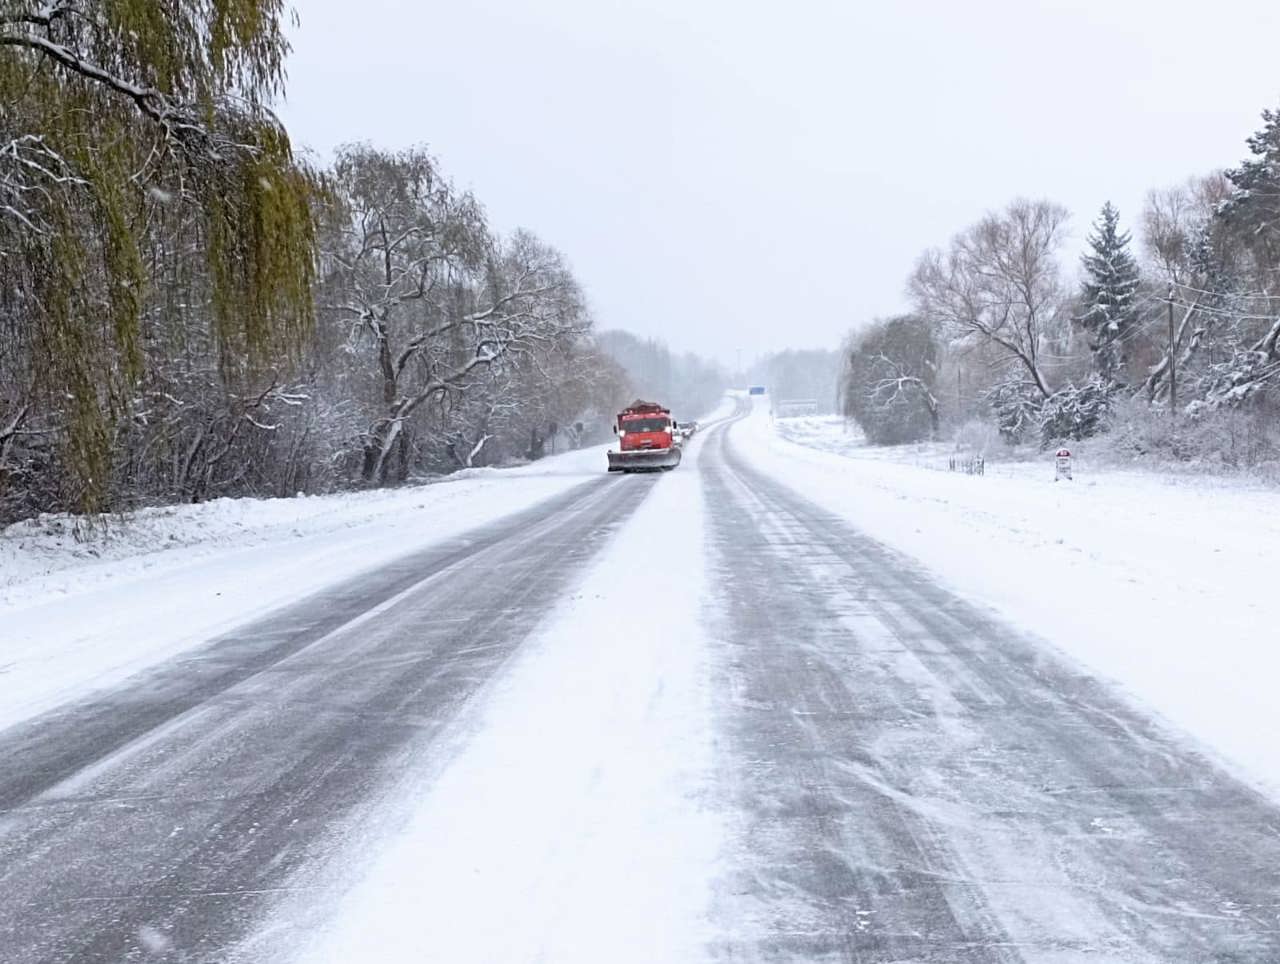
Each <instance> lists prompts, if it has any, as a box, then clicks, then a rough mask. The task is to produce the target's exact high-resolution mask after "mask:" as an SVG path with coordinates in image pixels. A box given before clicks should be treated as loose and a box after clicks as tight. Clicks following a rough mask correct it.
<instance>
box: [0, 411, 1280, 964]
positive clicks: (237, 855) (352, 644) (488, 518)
mask: <svg viewBox="0 0 1280 964" xmlns="http://www.w3.org/2000/svg"><path fill="white" fill-rule="evenodd" d="M737 408H738V410H737V412H736V414H735V415H734V416H733V417H732V418H728V419H725V420H723V421H720V422H718V423H715V424H711V425H709V426H708V427H707V428H706V430H705V431H704V432H702V433H701V434H700V436H699V437H698V438H697V439H696V440H695V442H694V443H693V445H692V446H691V448H690V451H689V453H688V455H687V456H686V459H685V463H684V465H682V466H681V468H680V469H678V470H677V471H675V472H673V473H671V474H669V475H662V476H628V477H622V478H618V477H608V476H606V475H604V473H603V472H598V473H595V474H592V475H590V476H583V475H574V474H573V473H572V472H570V473H568V474H565V475H564V476H562V477H560V478H557V479H544V480H542V481H536V482H535V481H533V480H530V479H529V478H528V477H527V475H526V476H525V477H524V479H523V481H518V479H519V476H512V477H511V482H510V485H509V487H508V486H507V481H506V480H505V479H498V478H494V479H486V480H485V485H486V486H488V487H489V488H490V492H491V497H488V498H487V497H486V496H485V495H484V494H483V493H482V492H479V491H478V490H477V491H474V492H473V491H472V490H462V489H460V490H456V491H458V492H460V493H462V492H467V493H469V494H467V495H465V497H463V496H458V498H463V499H464V502H465V505H466V506H467V508H466V511H465V512H455V513H454V515H455V516H457V518H455V519H454V520H453V525H452V527H450V525H449V523H448V521H447V518H446V517H447V509H445V510H443V511H440V512H436V513H435V514H434V515H433V514H432V509H431V508H430V505H429V504H430V503H431V494H430V493H431V490H430V489H428V490H426V491H425V494H423V493H421V492H420V493H415V494H413V495H412V496H411V497H412V498H413V499H415V500H423V501H424V505H423V512H424V513H425V517H426V518H428V519H430V520H431V525H430V528H431V529H432V530H435V531H434V533H433V534H431V535H428V533H427V532H426V531H425V529H424V524H423V523H422V522H421V521H419V522H418V523H417V524H416V525H414V524H406V523H404V522H403V521H400V522H397V521H396V520H397V519H399V518H400V516H401V514H402V513H400V512H399V509H397V512H396V515H395V516H394V517H392V518H389V519H388V520H387V521H386V522H385V524H384V523H382V522H378V521H376V520H375V521H373V522H370V523H368V524H364V523H362V524H361V525H359V526H354V527H352V528H351V530H350V532H348V533H346V534H345V535H344V530H342V529H338V530H335V531H331V532H328V533H327V534H325V535H324V537H323V538H319V537H317V543H318V544H317V546H316V547H315V548H314V550H313V551H312V555H311V558H313V559H316V560H322V559H323V560H326V563H325V566H320V565H317V571H316V572H315V573H313V574H312V575H311V579H312V580H314V582H308V581H307V579H306V577H305V576H289V577H288V578H286V579H284V580H283V583H284V588H283V589H281V590H280V592H282V593H287V592H288V590H289V589H290V587H291V586H292V589H293V592H292V595H291V596H290V597H289V598H291V599H292V601H291V602H287V603H285V604H283V605H280V606H278V608H275V609H272V610H271V611H269V612H265V613H264V612H263V604H262V602H261V600H257V599H254V600H253V601H252V602H249V601H246V603H245V604H244V606H243V607H242V608H243V613H242V615H241V618H240V619H239V620H238V621H237V618H236V614H235V612H234V611H233V607H232V606H230V604H226V603H223V604H220V605H221V606H222V608H221V609H219V610H218V613H217V618H216V620H214V619H210V618H209V617H208V616H207V615H204V614H201V613H192V616H191V626H188V627H181V626H179V625H176V623H175V620H174V619H173V618H172V617H166V618H162V619H160V620H158V621H157V622H156V624H155V625H154V626H153V627H152V629H151V631H150V632H149V633H148V631H147V627H146V622H145V619H143V618H140V617H139V616H138V615H137V614H136V613H133V612H132V610H131V611H130V612H128V613H126V612H125V611H124V610H125V609H129V608H130V607H133V608H136V606H137V602H138V600H140V599H145V598H147V595H148V593H149V592H156V591H164V590H165V589H166V588H167V590H168V591H169V592H170V594H171V595H172V598H173V599H174V600H194V599H198V598H199V597H198V595H197V594H196V593H195V592H193V591H192V590H191V588H190V586H188V585H186V583H190V582H193V581H194V580H196V579H199V578H207V577H208V575H209V573H211V572H213V573H220V572H223V571H224V570H227V569H228V568H229V566H228V564H227V559H224V558H222V556H220V555H219V553H217V552H212V551H211V552H210V553H209V554H208V555H207V557H206V556H203V555H202V556H199V557H198V558H196V559H190V558H186V559H182V560H181V564H180V565H168V566H166V565H165V564H164V563H163V561H161V562H159V563H157V564H155V566H154V571H148V572H138V573H133V574H132V575H130V577H129V578H128V579H127V580H125V581H124V582H123V583H122V584H121V586H118V587H117V588H122V589H123V590H124V591H123V592H122V593H121V594H120V596H121V599H120V605H121V607H122V609H121V611H119V612H114V611H112V608H111V606H112V602H111V599H112V596H111V593H110V592H108V591H105V588H109V587H110V586H111V585H112V582H111V580H110V579H109V578H108V577H105V576H104V577H102V578H101V579H100V578H99V576H98V575H93V576H92V578H89V579H86V580H85V581H86V582H87V583H88V584H89V586H88V588H87V589H84V590H83V591H82V592H76V591H75V590H76V585H75V583H76V578H75V567H69V568H68V569H67V571H66V572H65V573H63V574H62V575H60V574H59V573H60V570H58V569H57V567H56V566H55V567H50V568H51V572H50V573H49V574H47V575H42V576H41V577H40V578H41V579H44V580H46V581H48V580H55V581H56V580H57V579H63V578H65V582H66V594H67V605H68V606H69V607H72V610H73V612H80V613H84V612H86V611H88V607H89V601H92V603H93V604H94V605H96V606H98V607H100V608H102V609H103V612H102V614H101V621H100V630H99V631H98V632H95V628H94V626H93V625H92V624H87V625H79V626H76V627H74V631H73V629H72V628H69V623H68V624H67V625H64V623H63V622H61V621H59V619H58V618H56V616H55V615H54V614H55V613H56V603H55V602H51V601H48V600H44V601H42V602H40V603H39V605H38V606H35V605H31V604H24V603H23V601H22V600H21V599H20V598H19V599H14V598H10V599H9V600H8V602H7V603H6V604H7V605H9V606H10V608H9V609H8V610H7V611H6V612H3V613H0V615H4V616H8V617H9V618H10V620H11V625H16V626H19V627H21V628H23V632H24V634H25V635H23V636H22V637H21V639H20V640H19V642H18V644H17V645H16V647H15V649H14V651H13V652H14V654H16V655H11V656H10V657H9V658H10V660H11V662H10V665H11V666H12V667H13V670H12V672H11V674H10V677H11V680H18V681H22V680H28V679H29V680H35V681H37V683H38V681H39V679H40V674H39V672H38V669H39V667H41V666H45V667H49V668H50V672H52V673H54V674H55V675H57V676H58V678H59V679H60V680H62V681H63V682H62V683H61V684H60V685H59V686H58V687H52V686H44V687H43V688H40V687H39V686H37V687H36V689H37V692H38V696H39V699H38V700H27V701H25V702H21V704H20V706H19V709H17V710H13V711H11V712H10V715H9V719H8V721H7V723H8V728H7V729H0V961H3V962H5V964H8V962H10V961H12V962H15V964H16V962H23V964H26V962H42V961H58V962H64V961H83V962H115V961H121V960H138V961H152V960H155V961H175V962H177V961H184V962H185V961H227V960H238V961H244V962H251V961H252V962H257V961H280V962H289V961H299V962H301V961H306V962H359V961H369V962H384V961H387V962H397V961H405V962H408V961H439V962H450V964H453V962H470V961H474V962H482V961H483V962H532V961H549V962H562V961H564V962H587V961H591V962H597V961H611V962H613V961H636V962H640V961H646V962H647V961H702V960H833V961H834V960H840V961H843V960H849V961H907V960H910V961H1023V960H1025V961H1054V962H1057V961H1064V962H1065V961H1077V960H1097V961H1115V962H1145V961H1151V962H1184V961H1185V962H1191V961H1208V960H1215V961H1216V960H1241V961H1264V960H1280V896H1277V895H1280V833H1278V832H1277V830H1276V828H1277V827H1280V809H1278V808H1277V806H1276V803H1275V802H1274V800H1272V799H1270V798H1269V797H1267V796H1265V795H1264V794H1263V793H1260V792H1259V791H1257V790H1255V789H1253V788H1252V787H1251V786H1250V785H1248V784H1246V783H1244V782H1241V781H1240V780H1238V779H1236V778H1234V777H1233V776H1231V775H1230V774H1229V772H1228V770H1227V768H1226V767H1225V766H1224V765H1222V763H1221V762H1220V761H1219V760H1217V759H1214V758H1211V757H1210V756H1209V755H1207V753H1206V752H1204V751H1203V750H1201V749H1197V747H1198V746H1199V744H1197V743H1196V742H1195V741H1194V740H1193V739H1191V738H1189V737H1188V736H1186V735H1185V734H1184V733H1182V732H1181V731H1177V730H1173V729H1171V728H1169V727H1168V726H1166V725H1165V724H1164V723H1162V722H1160V721H1159V720H1158V719H1157V718H1155V717H1154V716H1153V715H1152V714H1150V713H1147V712H1145V711H1144V710H1143V709H1141V708H1139V707H1138V706H1137V705H1136V704H1135V703H1134V702H1133V701H1132V700H1130V699H1129V698H1128V696H1127V695H1126V694H1124V693H1121V692H1119V691H1117V690H1116V689H1114V688H1113V686H1112V685H1111V684H1110V683H1108V682H1106V681H1104V680H1102V679H1100V678H1098V677H1095V676H1093V675H1091V674H1090V672H1089V671H1087V670H1086V669H1085V668H1084V665H1083V664H1078V663H1075V662H1072V661H1070V659H1069V657H1066V656H1064V655H1063V654H1062V652H1061V650H1060V649H1058V648H1054V647H1051V646H1049V645H1046V643H1044V642H1042V641H1041V640H1040V639H1039V638H1037V637H1036V636H1035V635H1033V634H1031V633H1028V632H1026V631H1025V630H1022V629H1018V628H1016V627H1015V626H1014V625H1012V624H1010V623H1008V622H1005V621H1002V620H1001V619H1000V618H999V617H998V615H996V614H995V613H994V612H993V610H992V609H991V608H986V607H979V606H977V605H975V604H974V603H973V601H972V600H971V599H967V598H962V596H961V595H960V594H959V593H958V592H957V591H956V590H955V588H954V587H955V585H956V583H957V580H953V579H949V580H948V582H947V584H946V585H943V584H942V583H940V582H939V580H938V577H937V576H935V575H933V574H931V572H929V571H927V570H925V569H923V568H922V567H921V566H920V565H919V563H918V562H916V561H914V560H912V559H911V558H908V557H907V556H904V555H902V554H900V553H899V552H897V551H895V550H893V549H890V548H888V547H887V546H886V545H885V544H883V543H882V542H877V541H874V540H873V539H872V538H870V537H869V536H868V535H867V534H866V532H865V530H861V529H858V528H855V527H854V526H853V525H852V524H851V523H850V521H849V520H850V518H851V517H855V516H856V510H851V509H850V508H849V507H848V506H847V505H844V504H842V502H841V496H839V495H838V494H836V495H832V494H831V487H830V486H829V485H828V486H826V487H825V488H824V485H823V484H820V483H821V479H820V478H818V476H817V475H815V474H813V473H811V474H810V476H809V477H803V470H802V469H798V468H795V467H794V466H793V467H791V468H783V467H781V466H779V465H776V464H773V463H771V462H770V460H769V458H768V457H767V453H766V454H764V455H762V451H763V449H764V448H765V446H763V445H762V441H761V440H762V438H763V437H764V435H763V434H762V433H767V432H768V431H769V426H768V422H767V418H765V417H762V413H761V412H759V411H756V412H754V413H752V412H751V408H750V406H749V405H748V404H746V403H745V401H741V402H739V403H738V405H737ZM750 415H754V417H749V416H750ZM595 455H597V456H598V453H595ZM574 458H576V456H575V457H574ZM562 464H565V465H568V464H570V463H567V462H566V463H562ZM573 464H574V465H576V464H577V463H573ZM849 464H850V471H856V468H855V466H854V464H853V463H849ZM574 471H577V470H576V469H575V470H574ZM432 488H440V489H441V490H442V497H443V496H444V493H445V491H447V490H446V487H432ZM801 492H803V493H804V494H801ZM806 495H807V496H808V498H806ZM504 502H505V503H506V504H507V505H508V506H509V508H510V509H511V510H513V514H508V515H503V513H502V511H501V510H502V506H503V504H504ZM928 511H931V512H934V513H937V512H939V510H938V509H937V508H936V506H934V507H933V508H931V509H929V510H928ZM468 520H469V522H468ZM391 531H396V532H398V533H399V534H400V536H401V537H402V539H403V540H404V541H403V542H402V543H401V545H400V546H399V551H398V552H393V551H391V550H388V549H387V548H386V547H381V549H380V551H382V552H385V553H387V555H386V556H385V557H375V558H374V559H372V560H370V559H369V553H370V548H371V546H377V544H378V542H377V536H378V534H379V533H380V532H391ZM344 539H345V540H346V541H347V542H348V543H349V545H350V551H351V552H352V553H355V552H361V553H363V557H362V558H364V559H365V561H366V562H371V564H367V565H364V566H363V567H362V568H360V569H359V570H358V571H356V570H354V569H353V570H352V571H351V572H350V573H348V574H346V575H345V577H344V578H342V579H339V580H337V581H336V582H335V581H334V579H333V578H328V580H327V583H326V582H325V579H326V574H328V576H330V577H332V576H333V575H334V574H335V573H337V572H339V571H340V566H338V563H337V560H338V559H340V557H341V554H342V546H343V543H344ZM321 544H322V545H321ZM4 548H5V547H3V546H0V551H3V550H4ZM393 548H395V547H393ZM907 548H910V547H909V546H908V547H907ZM226 552H227V553H235V555H234V557H233V558H235V559H236V560H238V561H239V562H240V563H242V564H243V565H244V566H246V567H247V568H248V571H249V573H251V574H252V575H254V576H256V578H263V577H264V576H265V575H267V574H269V571H270V568H271V566H272V564H274V565H276V566H282V565H283V559H284V558H285V555H286V553H287V549H285V548H283V547H281V546H280V545H279V540H270V539H267V540H264V541H262V542H261V544H260V546H259V548H258V549H257V550H256V551H255V550H250V549H245V548H243V547H229V548H228V549H227V550H226ZM406 552H407V554H406ZM255 554H256V555H259V556H262V557H263V558H261V559H258V560H257V562H256V563H255ZM326 566H327V567H329V568H325V567H326ZM184 571H186V572H188V573H190V574H191V575H190V577H189V578H188V579H186V580H184V578H183V572H184ZM225 578H227V579H231V578H232V577H231V576H226V577H225ZM290 580H292V582H290ZM320 585H326V588H325V589H324V591H323V592H319V593H316V594H315V595H307V593H309V592H312V591H314V589H316V588H319V586H320ZM104 587H105V588H104ZM11 595H13V594H11ZM16 595H18V596H20V595H21V594H20V593H18V594H16ZM984 601H985V600H984ZM281 602H282V603H284V602H285V601H284V600H283V599H282V600H281ZM157 605H158V606H159V608H160V609H161V610H162V611H165V610H166V607H165V605H164V602H163V600H160V601H158V603H157ZM42 607H49V608H47V609H44V608H42ZM76 607H78V608H76ZM42 612H43V613H47V614H49V615H48V618H46V619H41V618H40V613H42ZM69 619H70V617H68V620H69ZM42 626H43V627H46V628H47V630H48V632H47V634H46V636H45V639H44V643H45V645H46V647H47V652H45V653H44V654H43V656H42V659H41V661H40V662H33V658H32V657H30V656H28V654H29V653H32V652H34V651H35V646H36V642H35V639H36V636H37V635H38V633H39V631H40V630H41V628H42ZM122 627H123V628H122ZM129 633H133V634H135V635H137V634H141V636H142V638H140V639H139V638H133V637H129ZM126 637H127V638H126ZM95 641H99V642H101V643H103V644H111V645H114V644H116V642H117V641H119V644H120V645H121V646H123V647H124V648H125V650H126V651H127V654H128V659H127V661H125V662H121V661H120V660H114V661H113V658H112V657H111V656H110V654H107V655H96V656H91V657H88V663H89V668H88V669H85V668H83V667H81V668H79V669H77V665H76V661H77V660H78V659H80V658H82V656H83V654H84V653H85V650H86V648H90V649H91V648H92V646H93V644H94V642H95ZM5 659H6V653H5V651H4V649H3V648H0V664H3V663H4V662H5ZM14 674H16V675H14ZM6 685H9V686H10V687H11V690H12V691H13V692H14V693H15V694H16V693H17V692H18V686H17V685H16V684H14V683H13V682H10V683H8V684H6V682H5V677H4V674H0V695H3V694H4V693H5V692H6V691H5V686H6ZM5 722H6V721H5V720H4V709H3V707H0V726H3V725H5ZM1193 735H1203V734H1198V733H1193Z"/></svg>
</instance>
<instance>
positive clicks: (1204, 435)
mask: <svg viewBox="0 0 1280 964" xmlns="http://www.w3.org/2000/svg"><path fill="white" fill-rule="evenodd" d="M1109 422H1110V429H1109V430H1108V431H1107V432H1106V433H1105V434H1103V435H1101V436H1099V437H1098V438H1097V439H1096V440H1095V442H1094V443H1093V445H1092V446H1091V447H1090V452H1091V454H1092V455H1093V457H1095V458H1098V459H1100V460H1103V461H1108V460H1118V461H1125V462H1142V463H1144V464H1149V465H1157V466H1173V465H1176V466H1180V467H1185V468H1198V469H1203V470H1208V471H1215V470H1217V471H1223V470H1226V471H1243V472H1248V473H1249V474H1251V475H1255V476H1258V477H1259V478H1263V479H1265V480H1267V481H1271V482H1276V483H1280V413H1277V412H1276V411H1275V410H1274V408H1269V407H1266V406H1261V405H1258V406H1250V407H1244V408H1210V407H1208V406H1196V405H1193V406H1191V407H1190V408H1189V410H1188V412H1187V413H1186V414H1182V415H1179V416H1178V417H1177V418H1171V417H1170V416H1169V411H1168V409H1166V408H1161V407H1158V406H1153V405H1149V404H1147V403H1146V402H1145V401H1144V400H1143V399H1142V398H1141V397H1136V398H1124V397H1119V398H1116V399H1115V400H1114V403H1113V406H1112V412H1111V417H1110V420H1109Z"/></svg>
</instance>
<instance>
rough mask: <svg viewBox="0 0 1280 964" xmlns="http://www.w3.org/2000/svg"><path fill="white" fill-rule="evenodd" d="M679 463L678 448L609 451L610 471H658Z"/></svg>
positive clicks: (671, 467) (673, 466)
mask: <svg viewBox="0 0 1280 964" xmlns="http://www.w3.org/2000/svg"><path fill="white" fill-rule="evenodd" d="M679 464H680V449H679V447H677V446H674V445H673V446H672V447H671V448H669V449H636V450H633V451H630V452H610V453H609V471H610V472H659V471H662V470H663V469H674V468H675V467H676V466H677V465H679Z"/></svg>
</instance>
